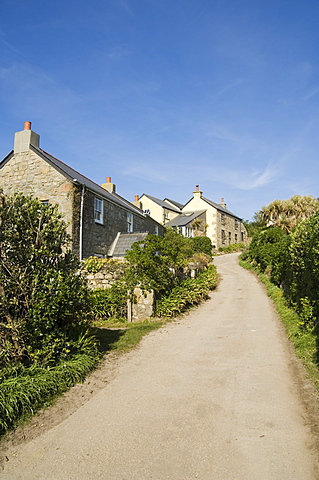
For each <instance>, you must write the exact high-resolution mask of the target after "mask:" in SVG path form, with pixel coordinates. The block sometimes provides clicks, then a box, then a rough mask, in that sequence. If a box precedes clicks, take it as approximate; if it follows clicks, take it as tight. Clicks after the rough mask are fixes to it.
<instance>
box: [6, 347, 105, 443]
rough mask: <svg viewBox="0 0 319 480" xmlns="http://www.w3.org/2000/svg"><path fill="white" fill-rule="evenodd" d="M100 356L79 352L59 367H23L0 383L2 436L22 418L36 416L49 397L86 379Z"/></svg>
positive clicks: (51, 397)
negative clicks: (17, 373)
mask: <svg viewBox="0 0 319 480" xmlns="http://www.w3.org/2000/svg"><path fill="white" fill-rule="evenodd" d="M97 361H98V356H97V355H95V356H94V355H90V354H78V355H76V356H74V357H73V358H72V359H71V360H68V361H64V362H62V363H61V364H59V365H57V366H56V367H51V368H40V367H30V368H24V369H22V370H21V369H20V372H19V375H18V376H14V377H12V378H6V379H4V380H3V381H2V383H1V385H0V435H2V434H4V433H5V432H6V431H7V430H9V429H10V428H12V427H13V426H14V425H15V424H16V423H17V422H18V420H20V419H23V418H26V417H28V416H30V415H33V414H34V413H35V412H36V411H37V410H39V409H40V408H41V407H42V406H44V405H45V404H46V403H47V402H48V401H49V400H50V399H51V400H52V399H53V398H54V397H56V396H57V395H58V394H61V393H62V392H64V391H66V390H67V389H68V388H70V387H71V386H72V385H74V384H75V383H77V382H81V381H83V380H84V378H85V377H86V375H87V374H88V373H89V372H90V371H91V370H92V369H93V368H94V367H95V365H96V363H97Z"/></svg>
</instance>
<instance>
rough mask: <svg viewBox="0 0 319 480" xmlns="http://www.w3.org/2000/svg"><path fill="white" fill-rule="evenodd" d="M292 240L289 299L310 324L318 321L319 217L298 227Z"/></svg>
mask: <svg viewBox="0 0 319 480" xmlns="http://www.w3.org/2000/svg"><path fill="white" fill-rule="evenodd" d="M290 238H291V241H290V244H289V249H288V261H287V264H286V267H285V270H284V280H285V286H286V295H287V296H288V297H289V299H290V301H291V302H292V303H293V304H295V307H296V309H297V311H298V312H299V313H300V314H301V316H302V318H303V320H304V321H306V323H307V322H309V321H311V319H312V320H314V319H318V318H319V297H318V283H319V213H316V214H315V215H313V216H312V217H310V218H309V219H308V220H306V221H304V222H303V223H301V224H299V226H297V228H296V229H295V230H294V232H293V233H291V235H290ZM307 319H308V320H307Z"/></svg>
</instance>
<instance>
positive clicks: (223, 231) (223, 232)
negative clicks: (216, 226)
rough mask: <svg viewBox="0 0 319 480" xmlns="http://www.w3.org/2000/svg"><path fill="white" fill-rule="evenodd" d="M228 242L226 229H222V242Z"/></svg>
mask: <svg viewBox="0 0 319 480" xmlns="http://www.w3.org/2000/svg"><path fill="white" fill-rule="evenodd" d="M225 242H226V235H225V230H222V243H225Z"/></svg>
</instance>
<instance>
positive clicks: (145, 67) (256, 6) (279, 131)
mask: <svg viewBox="0 0 319 480" xmlns="http://www.w3.org/2000/svg"><path fill="white" fill-rule="evenodd" d="M318 24H319V2H318V0H315V1H314V0H303V1H302V2H301V1H300V0H298V1H295V0H289V1H288V0H287V1H286V0H275V1H273V0H268V1H266V0H264V1H262V0H246V1H245V0H242V1H241V0H237V1H233V0H91V1H90V2H88V1H87V0H86V1H83V0H77V1H76V2H75V1H67V0H55V1H54V2H53V1H50V2H49V1H47V0H41V1H40V0H29V1H28V2H26V1H25V0H23V1H22V0H1V2H0V112H1V115H0V127H1V128H0V158H1V159H2V158H3V157H5V156H6V155H7V154H8V153H9V152H10V151H11V150H12V148H13V135H14V132H16V131H19V130H22V129H23V122H24V121H25V120H28V121H31V122H32V129H33V130H34V131H35V132H37V133H38V134H40V137H41V139H40V146H41V148H43V149H44V150H46V151H47V152H49V153H51V154H52V155H54V156H56V157H58V158H59V159H60V160H62V161H64V162H65V163H67V164H69V165H70V166H72V167H73V168H75V169H76V170H78V171H80V172H81V173H82V174H84V175H86V176H88V177H90V178H91V179H92V180H94V181H95V182H97V183H99V184H101V183H103V182H105V177H106V176H111V177H112V181H113V182H114V183H115V184H116V186H117V192H118V193H119V194H120V195H122V196H124V197H125V198H127V199H128V200H131V201H133V200H134V195H141V194H142V193H148V194H151V195H154V196H156V197H159V198H165V197H168V198H172V199H175V200H177V201H179V202H181V203H186V202H187V201H188V200H189V199H190V198H191V197H192V192H193V190H194V189H195V185H197V184H199V185H200V189H201V190H202V191H203V194H204V196H206V197H207V198H209V199H210V200H213V201H216V202H219V201H220V199H221V197H224V198H225V201H226V203H227V207H228V208H229V209H230V210H231V211H233V212H234V213H236V214H237V215H239V216H241V217H243V218H245V219H251V218H252V216H253V215H254V213H255V212H256V211H257V210H259V209H260V208H261V207H262V206H263V205H267V204H268V203H270V202H271V201H272V200H274V199H275V198H281V199H287V198H289V197H291V196H292V195H294V194H301V195H314V196H316V197H317V196H319V191H318V178H319V162H318V156H319V135H318V131H319V115H318V113H319V28H318Z"/></svg>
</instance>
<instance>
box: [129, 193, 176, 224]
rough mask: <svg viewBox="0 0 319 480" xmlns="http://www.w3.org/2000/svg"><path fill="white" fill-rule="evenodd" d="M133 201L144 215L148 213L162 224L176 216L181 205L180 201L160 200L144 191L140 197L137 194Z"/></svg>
mask: <svg viewBox="0 0 319 480" xmlns="http://www.w3.org/2000/svg"><path fill="white" fill-rule="evenodd" d="M133 203H134V205H136V206H137V207H139V208H141V209H142V210H143V212H144V213H145V214H146V215H149V216H150V217H151V218H153V219H154V220H156V221H157V222H159V223H161V224H162V225H166V224H167V223H168V222H170V221H171V220H173V219H174V218H176V217H177V216H178V215H179V214H180V212H181V208H182V207H183V205H181V204H180V203H177V202H175V203H173V201H172V200H168V199H165V200H160V199H159V198H156V197H152V196H151V195H147V194H146V193H143V195H142V196H141V197H140V198H138V196H137V198H136V199H135V202H133Z"/></svg>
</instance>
